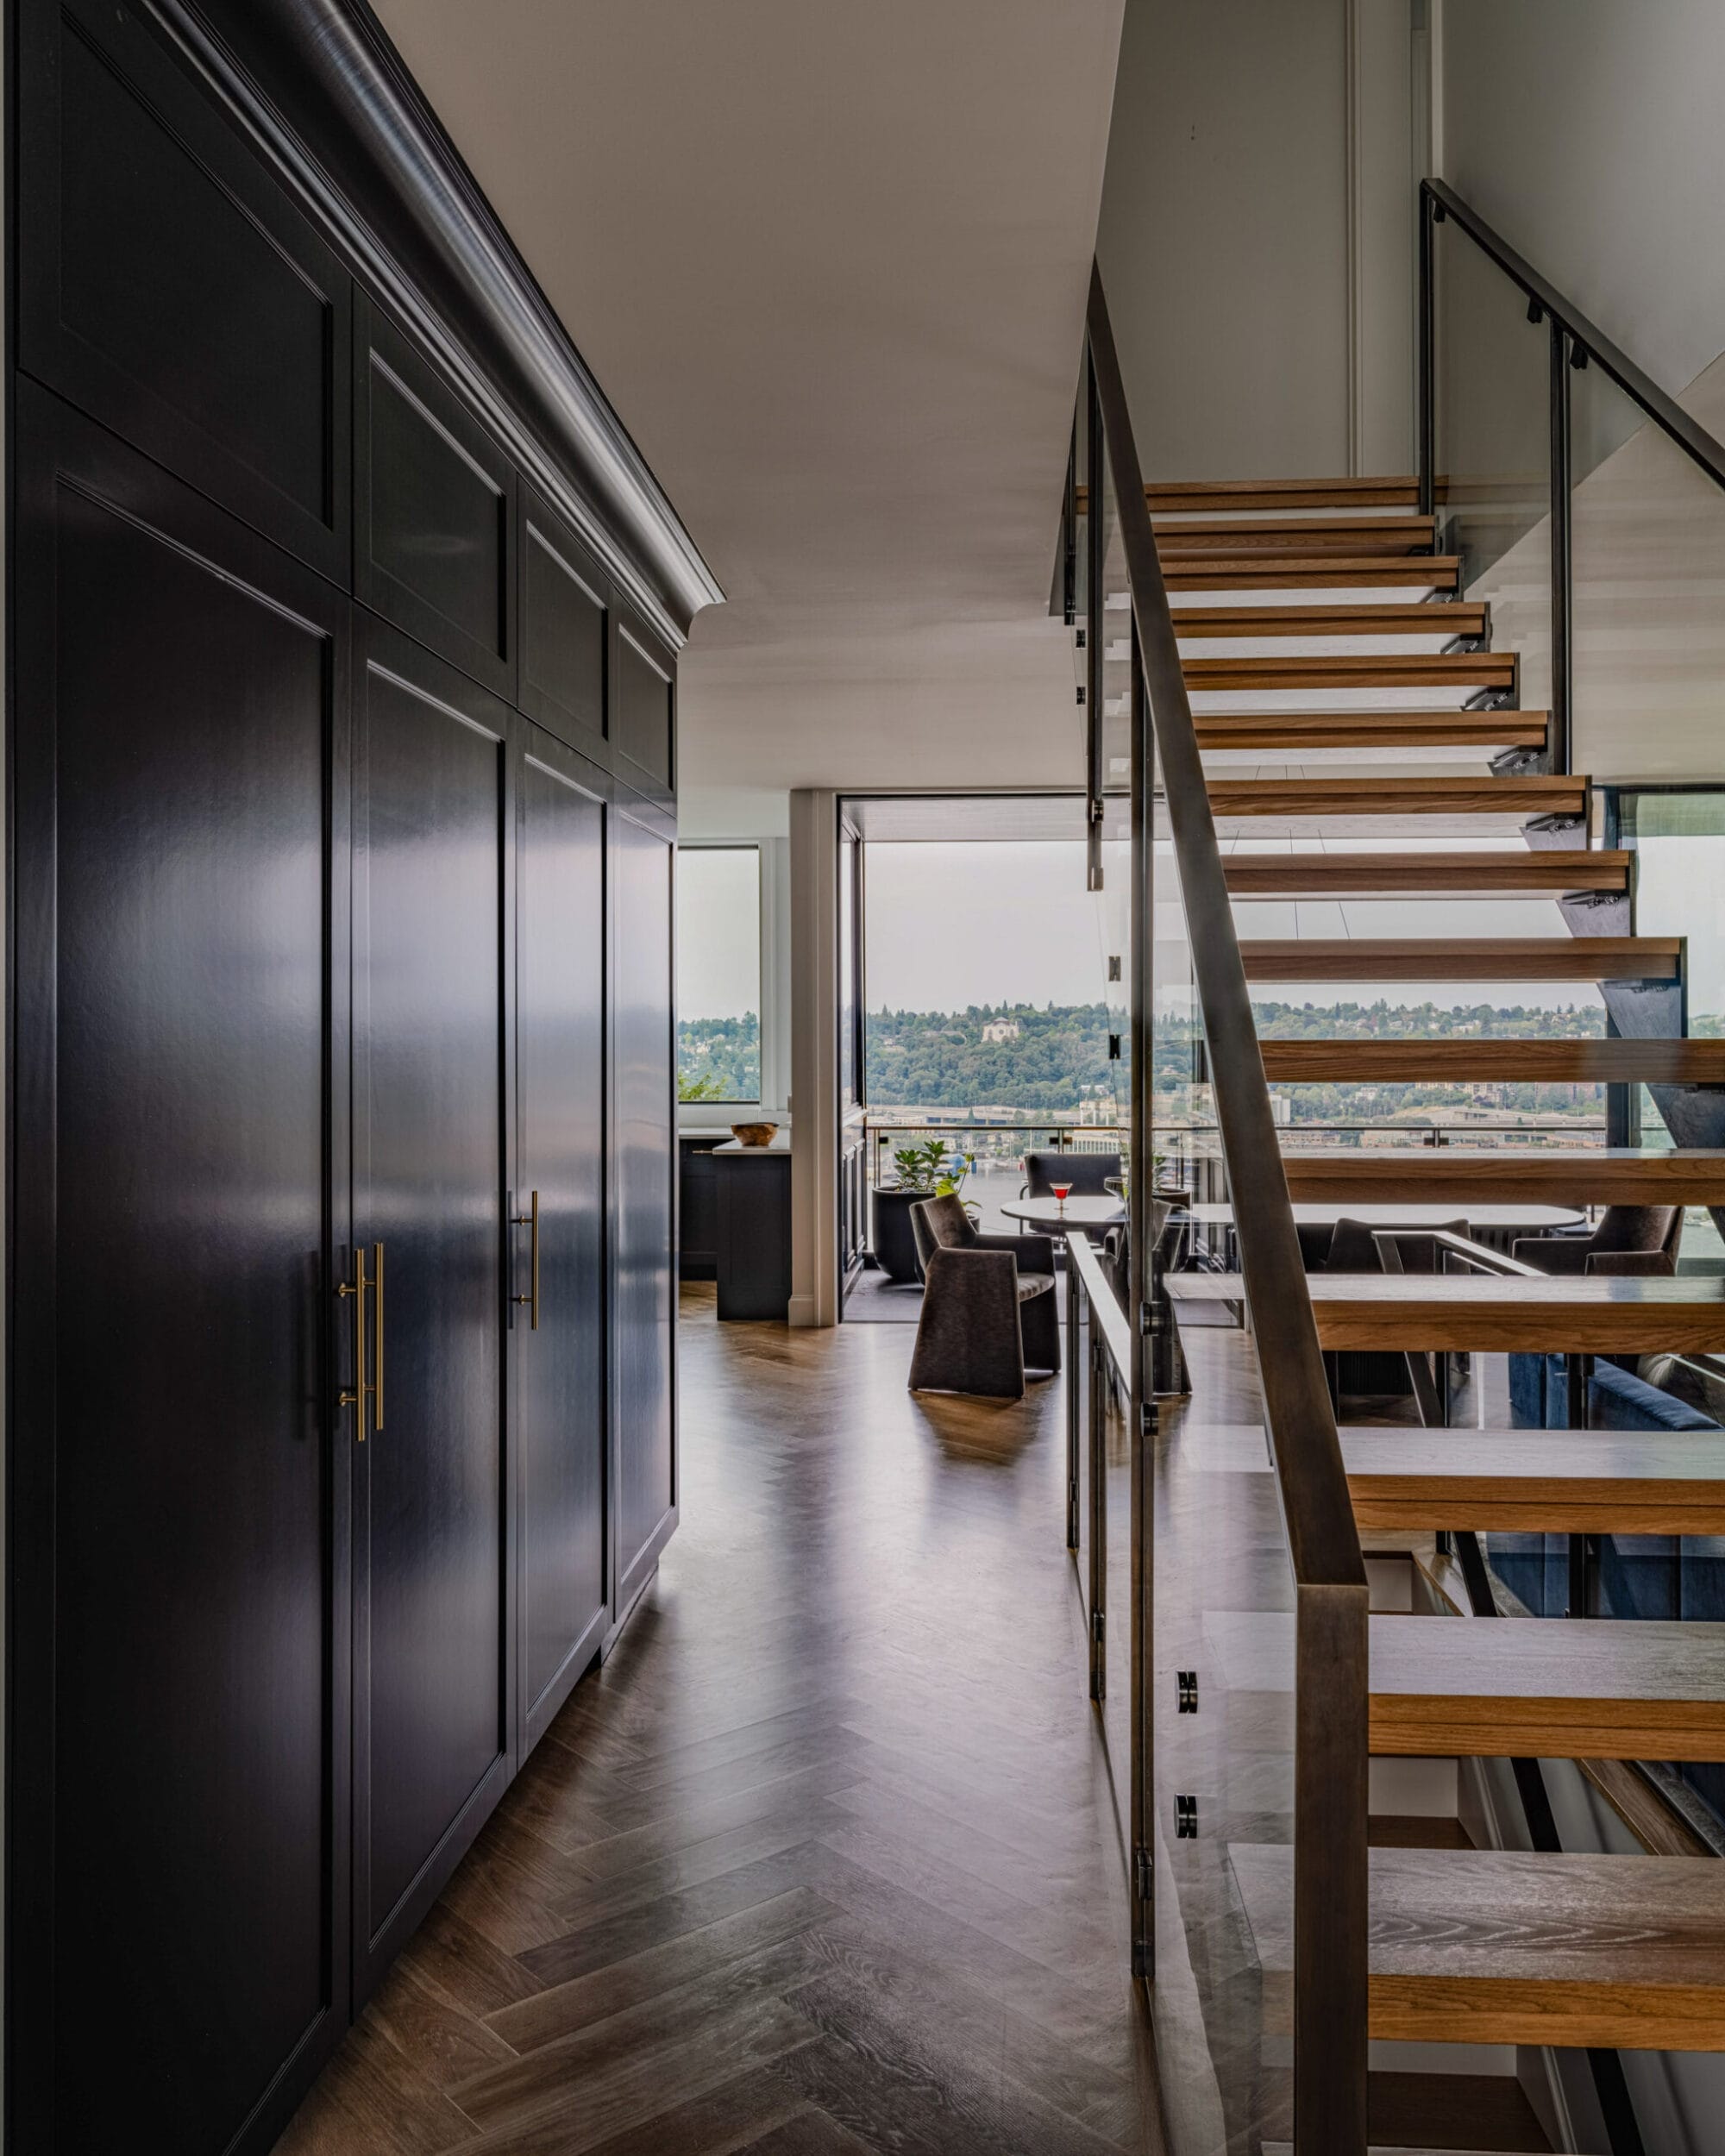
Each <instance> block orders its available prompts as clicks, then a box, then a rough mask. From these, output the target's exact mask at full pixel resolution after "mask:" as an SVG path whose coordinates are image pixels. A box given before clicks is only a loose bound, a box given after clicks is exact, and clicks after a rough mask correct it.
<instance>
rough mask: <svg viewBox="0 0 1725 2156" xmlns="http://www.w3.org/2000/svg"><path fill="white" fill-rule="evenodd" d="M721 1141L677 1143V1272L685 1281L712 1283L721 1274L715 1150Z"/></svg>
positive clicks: (687, 1139) (688, 1139) (686, 1141)
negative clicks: (719, 1268)
mask: <svg viewBox="0 0 1725 2156" xmlns="http://www.w3.org/2000/svg"><path fill="white" fill-rule="evenodd" d="M721 1142H722V1141H721V1140H719V1139H718V1138H679V1139H678V1141H677V1157H678V1182H677V1272H678V1276H679V1278H681V1279H683V1280H712V1279H715V1278H716V1277H717V1276H718V1173H717V1170H716V1169H715V1168H714V1166H713V1158H712V1149H713V1147H714V1146H715V1145H717V1144H720V1143H721Z"/></svg>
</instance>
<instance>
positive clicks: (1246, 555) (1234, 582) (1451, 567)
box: [1162, 547, 1461, 621]
mask: <svg viewBox="0 0 1725 2156" xmlns="http://www.w3.org/2000/svg"><path fill="white" fill-rule="evenodd" d="M1460 571H1461V557H1460V556H1459V555H1453V554H1409V555H1396V554H1341V553H1336V554H1329V555H1325V554H1310V555H1308V554H1302V553H1295V552H1294V551H1293V550H1292V549H1291V548H1287V547H1271V548H1265V549H1264V550H1263V551H1260V552H1257V553H1254V552H1252V551H1251V549H1250V548H1241V549H1240V550H1239V552H1238V553H1236V552H1234V551H1233V550H1232V549H1230V548H1226V547H1220V548H1218V549H1217V551H1216V552H1215V553H1214V554H1212V555H1201V556H1200V555H1186V554H1176V555H1173V557H1172V558H1171V560H1170V561H1165V562H1164V564H1163V568H1162V579H1163V582H1164V584H1165V585H1166V586H1167V587H1168V589H1169V590H1170V592H1228V591H1243V592H1250V591H1265V592H1270V591H1298V590H1300V589H1301V588H1302V586H1317V587H1319V588H1320V589H1321V588H1323V587H1324V586H1329V587H1330V588H1331V589H1333V590H1339V589H1340V588H1341V587H1342V586H1346V585H1364V586H1371V585H1393V584H1406V585H1413V586H1419V587H1421V588H1423V589H1426V590H1428V591H1453V590H1454V588H1455V586H1456V581H1457V579H1458V576H1459V574H1460ZM1179 618H1180V616H1179V613H1178V611H1177V610H1176V613H1175V619H1176V621H1178V620H1179Z"/></svg>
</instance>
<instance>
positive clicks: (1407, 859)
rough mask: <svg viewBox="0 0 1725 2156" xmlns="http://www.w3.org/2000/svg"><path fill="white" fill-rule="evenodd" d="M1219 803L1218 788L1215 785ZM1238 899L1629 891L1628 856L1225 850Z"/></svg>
mask: <svg viewBox="0 0 1725 2156" xmlns="http://www.w3.org/2000/svg"><path fill="white" fill-rule="evenodd" d="M1211 798H1212V799H1213V801H1214V787H1212V788H1211ZM1222 873H1223V874H1224V875H1225V876H1226V879H1227V886H1228V889H1229V890H1230V891H1231V892H1232V893H1233V895H1234V896H1235V897H1236V898H1248V897H1264V898H1276V897H1283V898H1296V897H1304V896H1308V895H1309V896H1312V897H1314V898H1345V897H1361V898H1369V897H1371V896H1372V895H1373V894H1374V893H1379V892H1393V893H1396V894H1397V895H1398V896H1405V895H1407V894H1409V893H1415V894H1421V893H1438V892H1447V891H1627V890H1628V887H1629V856H1628V854H1627V853H1619V852H1616V851H1604V850H1601V851H1599V852H1596V853H1590V852H1584V851H1583V850H1582V849H1579V848H1571V847H1561V848H1559V847H1553V848H1550V849H1544V850H1540V851H1538V852H1535V851H1534V850H1533V849H1517V850H1515V851H1514V852H1508V851H1506V852H1502V853H1447V854H1438V853H1404V852H1401V851H1397V852H1396V853H1327V854H1313V853H1297V854H1296V853H1288V854H1225V855H1224V856H1223V857H1222Z"/></svg>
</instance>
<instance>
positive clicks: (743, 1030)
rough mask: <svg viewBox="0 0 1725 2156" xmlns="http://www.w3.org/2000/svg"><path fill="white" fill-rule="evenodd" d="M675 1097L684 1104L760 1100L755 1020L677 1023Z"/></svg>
mask: <svg viewBox="0 0 1725 2156" xmlns="http://www.w3.org/2000/svg"><path fill="white" fill-rule="evenodd" d="M677 1092H678V1094H679V1095H680V1097H681V1099H683V1100H759V1099H760V1098H761V1019H760V1016H759V1013H758V1012H754V1011H749V1012H744V1014H743V1017H741V1018H680V1019H679V1020H678V1022H677Z"/></svg>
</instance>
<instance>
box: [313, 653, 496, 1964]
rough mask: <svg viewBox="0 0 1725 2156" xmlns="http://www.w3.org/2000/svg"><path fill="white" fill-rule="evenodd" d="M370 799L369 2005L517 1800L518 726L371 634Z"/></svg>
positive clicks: (357, 1807) (359, 1504) (357, 1018)
mask: <svg viewBox="0 0 1725 2156" xmlns="http://www.w3.org/2000/svg"><path fill="white" fill-rule="evenodd" d="M362 659H363V664H362V665H361V667H360V670H359V673H358V677H357V679H358V711H357V715H356V724H355V729H354V973H353V996H354V1049H353V1075H352V1089H353V1176H354V1204H353V1219H354V1229H353V1241H354V1244H355V1245H356V1246H357V1250H356V1254H357V1255H358V1256H361V1257H362V1256H364V1255H366V1254H367V1253H369V1254H370V1256H371V1261H372V1262H371V1268H370V1269H371V1272H372V1275H373V1279H372V1285H371V1290H370V1293H371V1297H372V1300H373V1323H372V1325H371V1326H370V1327H369V1329H368V1331H367V1333H366V1334H365V1335H363V1336H362V1337H363V1338H366V1339H367V1341H368V1342H369V1344H370V1352H371V1356H372V1364H371V1368H370V1369H369V1371H368V1373H367V1382H368V1383H369V1384H370V1385H371V1386H372V1387H373V1388H375V1390H374V1391H373V1394H372V1395H371V1396H370V1397H369V1399H367V1401H361V1403H359V1406H358V1409H357V1413H358V1418H359V1419H358V1426H357V1428H356V1431H355V1435H356V1437H358V1438H360V1439H361V1442H359V1443H357V1444H356V1445H355V1446H354V1455H353V1457H354V1474H355V1487H354V1551H355V1557H354V1635H355V1636H354V1660H355V1668H356V1670H357V1672H358V1682H357V1685H356V1690H355V1698H354V1902H355V1914H356V1919H357V1921H356V1930H355V1940H354V1949H355V1951H354V1967H355V1972H356V1977H357V1978H358V1980H359V1990H360V1993H361V1996H363V1995H364V1994H365V1992H366V1991H367V1990H369V1988H370V1983H371V1980H372V1977H373V1974H374V1972H375V1971H378V1970H379V1969H380V1967H381V1965H382V1964H383V1963H384V1962H385V1961H386V1960H387V1959H388V1958H389V1956H390V1955H391V1954H392V1952H393V1951H394V1948H395V1946H397V1945H398V1943H399V1939H400V1936H401V1935H402V1934H404V1933H405V1930H406V1929H408V1928H411V1926H412V1925H413V1924H414V1923H416V1922H417V1921H418V1918H419V1916H420V1915H422V1914H423V1909H424V1908H425V1906H426V1905H427V1904H428V1903H429V1902H430V1899H431V1898H432V1896H435V1895H436V1892H437V1891H438V1890H439V1888H440V1887H441V1886H442V1882H443V1880H444V1878H445V1877H447V1876H448V1874H449V1871H450V1870H451V1869H452V1868H453V1867H454V1865H455V1860H456V1859H457V1858H459V1857H460V1855H461V1852H462V1849H463V1848H464V1847H465V1846H466V1843H467V1840H468V1839H471V1836H472V1833H473V1832H474V1830H475V1829H476V1827H477V1826H478V1824H479V1821H480V1819H482V1818H483V1816H484V1814H485V1812H486V1810H487V1809H488V1808H489V1807H490V1804H491V1802H492V1801H493V1800H494V1798H495V1796H496V1794H497V1790H498V1789H499V1788H500V1787H501V1783H502V1778H503V1776H504V1772H505V1758H506V1754H507V1752H508V1748H509V1730H508V1720H507V1695H506V1692H505V1675H504V1666H505V1640H506V1627H505V1589H504V1580H505V1547H504V1533H505V1522H506V1520H507V1517H508V1507H507V1502H506V1495H505V1488H504V1464H505V1455H504V1445H503V1311H504V1275H503V1251H504V1226H505V1223H504V1217H503V1206H504V1195H505V1175H504V1092H503V1082H504V1053H505V832H506V831H507V830H508V829H509V803H508V800H507V791H508V765H509V759H508V752H507V746H506V738H505V736H506V730H507V726H508V714H507V712H506V711H505V708H504V706H503V705H499V704H497V703H494V702H493V701H492V699H490V698H489V697H487V696H486V694H485V693H484V692H483V691H482V690H480V689H479V688H477V687H476V686H474V684H473V683H472V682H470V681H468V680H467V679H466V678H465V677H464V676H462V675H461V674H457V673H456V672H455V670H454V669H453V668H451V667H446V666H443V665H442V664H441V663H440V662H439V661H437V660H436V659H434V658H432V657H431V656H430V654H428V653H426V652H423V651H421V650H420V649H418V648H417V646H415V645H413V644H411V643H409V642H407V641H406V639H405V638H404V637H400V636H396V635H394V634H393V633H392V632H391V631H390V630H386V629H384V628H383V627H382V626H381V625H380V624H375V623H367V624H366V625H365V633H364V640H363V645H362Z"/></svg>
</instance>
